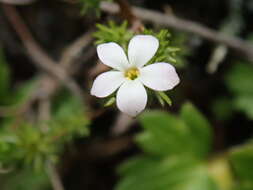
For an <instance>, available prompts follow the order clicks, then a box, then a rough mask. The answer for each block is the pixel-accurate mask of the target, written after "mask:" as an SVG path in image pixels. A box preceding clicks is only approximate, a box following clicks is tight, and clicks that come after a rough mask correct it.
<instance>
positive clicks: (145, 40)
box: [128, 35, 159, 67]
mask: <svg viewBox="0 0 253 190" xmlns="http://www.w3.org/2000/svg"><path fill="white" fill-rule="evenodd" d="M158 47H159V41H158V39H157V38H155V37H154V36H151V35H136V36H135V37H133V38H132V39H131V41H130V43H129V45H128V58H129V62H130V63H131V64H132V65H135V66H136V67H142V66H143V65H145V64H146V63H147V62H148V61H149V60H150V59H151V58H152V57H153V56H154V55H155V53H156V51H157V49H158Z"/></svg>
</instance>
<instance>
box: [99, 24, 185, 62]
mask: <svg viewBox="0 0 253 190" xmlns="http://www.w3.org/2000/svg"><path fill="white" fill-rule="evenodd" d="M97 28H98V31H96V32H95V33H94V37H95V38H96V39H97V40H96V44H101V43H107V42H115V43H118V44H119V45H121V46H122V47H123V48H124V50H125V51H127V46H128V42H129V40H130V39H131V38H132V37H133V36H134V33H133V32H132V31H130V30H129V29H128V24H127V22H126V21H125V22H123V23H122V24H120V25H118V24H116V23H115V22H113V21H109V23H108V24H107V25H103V24H97ZM142 34H147V35H153V36H155V37H156V38H157V39H158V40H159V49H158V51H157V53H156V54H155V56H154V57H153V58H152V59H151V60H150V61H149V63H148V64H152V63H155V62H168V63H171V64H173V65H175V66H176V67H182V66H183V57H184V56H185V52H183V53H181V47H183V48H184V49H185V47H184V42H185V38H184V36H179V35H177V36H176V35H175V36H173V38H172V35H171V33H170V32H169V31H168V30H166V29H163V30H160V31H159V32H155V31H153V30H151V29H145V30H144V31H143V33H142Z"/></svg>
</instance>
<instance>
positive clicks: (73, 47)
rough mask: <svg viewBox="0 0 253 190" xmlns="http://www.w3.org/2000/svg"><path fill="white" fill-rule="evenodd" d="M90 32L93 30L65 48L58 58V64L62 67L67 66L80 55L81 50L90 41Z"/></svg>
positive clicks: (91, 39)
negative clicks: (59, 58)
mask: <svg viewBox="0 0 253 190" xmlns="http://www.w3.org/2000/svg"><path fill="white" fill-rule="evenodd" d="M92 33H93V30H91V31H89V32H87V33H85V34H84V35H82V36H80V37H79V38H78V39H77V40H75V41H74V42H73V43H71V44H70V45H69V46H68V47H66V48H65V50H64V51H63V53H62V56H61V60H60V64H61V65H62V66H63V67H69V66H70V65H71V64H72V62H73V61H74V60H75V59H76V58H77V57H78V56H79V55H80V53H81V51H82V50H83V49H84V48H85V47H87V46H88V45H90V44H91V43H92V41H93V38H92Z"/></svg>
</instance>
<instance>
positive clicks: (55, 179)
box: [46, 161, 64, 190]
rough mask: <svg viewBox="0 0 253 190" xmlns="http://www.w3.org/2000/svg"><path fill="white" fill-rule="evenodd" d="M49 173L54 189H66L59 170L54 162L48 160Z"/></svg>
mask: <svg viewBox="0 0 253 190" xmlns="http://www.w3.org/2000/svg"><path fill="white" fill-rule="evenodd" d="M46 167H47V168H46V169H47V173H48V175H49V178H50V180H51V183H52V186H53V189H54V190H64V187H63V184H62V182H61V179H60V176H59V175H58V172H57V170H56V168H55V166H54V165H53V164H52V162H50V161H48V162H47V166H46Z"/></svg>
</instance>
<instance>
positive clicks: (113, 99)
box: [104, 96, 116, 107]
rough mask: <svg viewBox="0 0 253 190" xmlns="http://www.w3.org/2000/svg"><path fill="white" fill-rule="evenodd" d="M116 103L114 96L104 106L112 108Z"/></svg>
mask: <svg viewBox="0 0 253 190" xmlns="http://www.w3.org/2000/svg"><path fill="white" fill-rule="evenodd" d="M115 101H116V98H115V97H114V96H113V97H111V98H110V99H109V100H107V101H106V103H105V104H104V107H109V106H112V105H113V104H114V103H115Z"/></svg>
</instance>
